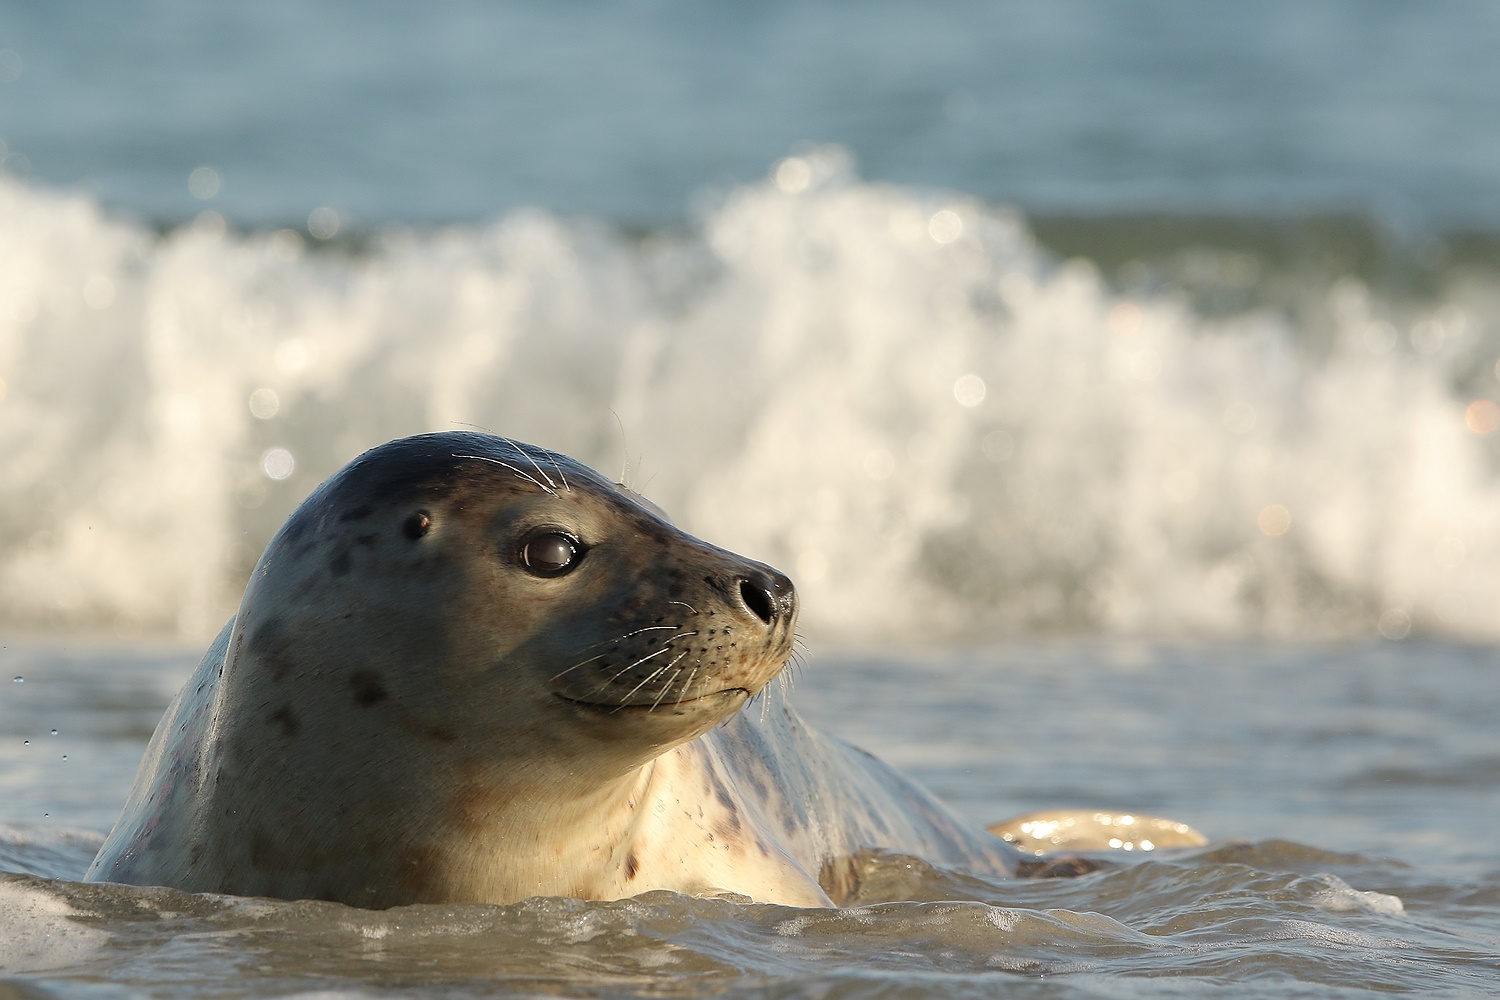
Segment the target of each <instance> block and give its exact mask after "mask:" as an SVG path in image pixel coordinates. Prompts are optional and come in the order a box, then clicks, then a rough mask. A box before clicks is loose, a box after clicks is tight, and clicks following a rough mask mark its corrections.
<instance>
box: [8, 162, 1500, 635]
mask: <svg viewBox="0 0 1500 1000" xmlns="http://www.w3.org/2000/svg"><path fill="white" fill-rule="evenodd" d="M797 162H798V169H796V170H792V169H790V168H788V167H787V166H786V164H785V163H783V164H780V165H778V166H777V168H776V169H774V170H773V171H772V173H771V178H770V179H768V180H767V181H766V182H765V183H763V184H760V185H755V186H751V187H746V188H743V189H740V190H737V191H734V192H731V193H729V194H728V195H727V196H726V197H725V198H724V199H723V200H722V202H721V203H720V204H719V205H718V207H716V208H715V209H713V210H711V211H710V212H708V213H707V214H705V215H704V217H703V218H702V220H701V223H700V224H699V225H698V226H697V227H696V228H694V229H693V230H691V231H688V232H684V233H674V234H668V233H656V234H651V235H649V236H647V237H645V238H642V239H639V240H635V239H630V238H627V237H625V236H623V235H620V234H618V233H615V232H614V231H612V230H609V229H607V228H605V227H603V226H600V225H596V224H593V223H590V222H587V221H582V222H580V221H568V220H562V219H559V218H555V217H552V216H549V215H546V214H541V213H537V212H518V213H515V214H512V215H509V216H507V217H505V218H503V219H501V220H499V221H497V222H495V223H493V224H491V225H487V226H476V227H471V228H462V227H460V228H452V229H445V230H440V231H424V232H414V231H388V232H381V233H377V234H374V235H373V239H372V243H371V245H370V246H369V248H368V249H366V250H364V251H361V252H358V253H346V252H342V251H338V250H329V249H320V250H318V251H316V252H314V251H312V250H309V249H308V248H307V247H306V246H305V245H304V244H303V240H302V238H301V237H299V236H297V235H296V234H294V233H291V232H289V231H282V232H276V233H252V234H238V233H234V232H228V233H226V232H225V231H224V228H223V225H222V221H221V220H218V219H216V218H213V217H208V218H205V219H204V220H200V222H199V223H198V224H195V225H191V226H186V227H183V228H180V229H177V230H174V231H171V232H168V233H165V234H161V235H158V234H155V233H153V232H151V231H149V230H148V229H146V228H144V227H142V226H139V225H136V224H134V223H132V222H130V221H127V220H124V219H120V218H114V217H111V216H109V215H107V214H106V213H104V212H102V211H101V210H100V209H99V208H98V207H97V206H95V205H94V204H92V203H90V202H89V201H87V200H85V199H82V198H79V197H70V196H64V195H58V194H53V193H48V192H44V191H39V190H37V189H35V188H31V187H25V186H19V185H17V184H15V183H11V182H0V259H3V260H5V261H6V266H5V267H4V268H0V379H3V385H4V389H3V393H4V395H3V399H0V454H4V456H5V462H4V463H3V467H0V500H3V508H0V509H3V513H0V606H3V607H4V609H5V614H6V615H7V616H9V617H10V618H11V619H12V620H18V621H24V622H29V623H36V622H54V623H84V624H95V625H97V624H111V623H117V624H122V625H125V626H129V627H139V628H158V629H160V628H166V629H175V630H180V631H185V632H189V633H206V632H210V631H211V630H212V629H213V628H215V627H216V626H217V624H218V623H220V622H221V621H222V620H223V618H224V617H225V616H226V615H227V614H228V613H229V612H230V610H231V609H232V607H233V605H234V603H235V602H236V600H237V595H238V589H239V586H240V584H241V583H242V581H243V578H244V574H245V573H246V572H247V571H248V568H249V566H250V565H251V564H252V563H253V561H254V559H255V557H256V556H257V555H258V552H259V549H260V547H261V546H262V545H263V544H264V542H265V541H266V539H267V538H268V537H269V536H270V533H271V532H272V531H274V529H275V527H276V525H277V524H278V523H279V522H280V520H281V519H282V518H283V517H284V516H285V514H286V513H287V512H288V511H289V510H290V509H291V508H292V506H293V505H294V504H295V503H296V501H297V500H299V499H300V498H301V497H302V496H303V495H305V494H306V493H307V492H308V491H309V490H310V489H311V488H312V487H313V486H314V485H315V484H316V483H317V482H318V481H319V480H321V479H322V478H323V477H324V476H326V475H327V474H328V473H330V472H332V471H333V470H334V469H336V468H337V467H338V466H339V465H341V464H342V463H343V462H344V461H347V460H348V459H350V458H352V457H353V456H354V455H355V454H357V453H358V452H359V451H360V450H362V449H363V448H366V447H369V446H371V445H374V444H377V443H379V442H380V441H383V440H385V439H387V438H390V437H393V436H397V435H400V434H407V433H414V432H419V431H425V430H438V429H448V428H454V427H458V426H462V425H465V424H475V425H480V426H482V427H485V428H490V429H493V430H495V431H497V432H500V433H504V434H506V435H509V436H513V437H517V438H520V439H524V440H530V441H534V442H536V443H539V444H545V445H548V446H551V447H554V448H557V449H559V450H562V451H566V452H569V453H572V454H575V455H577V456H578V457H580V458H582V459H584V460H586V461H589V462H591V463H594V464H596V465H597V466H599V467H600V468H602V469H603V470H605V471H606V472H609V473H612V474H613V473H617V472H618V471H619V470H620V469H621V468H622V467H625V466H627V465H628V466H629V468H630V476H629V478H630V479H631V481H632V484H633V485H634V486H636V487H637V488H638V489H640V490H641V491H642V492H644V493H646V494H647V495H649V496H651V497H652V498H653V499H655V500H657V501H659V502H660V503H661V504H662V505H663V506H664V507H666V508H667V509H668V510H669V511H671V512H672V513H673V514H674V516H675V517H676V519H677V521H678V523H679V524H681V525H682V526H683V527H685V528H687V529H688V530H691V531H693V532H695V533H697V534H701V535H703V536H705V537H708V538H710V539H712V540H714V541H716V542H719V543H721V544H725V545H728V546H731V547H734V548H737V549H740V550H742V551H744V552H746V553H748V554H751V555H754V556H756V557H759V558H762V559H765V560H767V561H770V562H772V563H775V564H777V565H779V566H781V567H782V568H784V569H786V570H787V571H789V572H790V573H791V574H792V575H793V577H794V579H796V581H797V582H798V584H799V586H800V588H801V590H802V593H803V598H804V602H803V606H804V609H805V610H804V615H805V617H804V621H805V622H806V624H807V628H808V630H809V631H811V632H814V633H821V634H823V635H826V636H832V635H835V634H839V633H849V634H858V635H861V636H864V637H868V636H870V635H872V634H884V635H897V636H899V635H902V634H914V633H916V632H917V631H918V630H920V631H921V633H922V634H928V633H930V632H931V631H932V630H934V629H935V628H937V629H943V630H948V631H978V632H984V631H990V632H1000V631H1005V632H1014V631H1017V630H1038V629H1040V630H1049V631H1056V630H1083V631H1090V630H1098V631H1103V632H1107V633H1116V634H1128V633H1148V634H1168V635H1171V634H1184V633H1187V634H1205V635H1229V636H1233V635H1244V634H1255V633H1267V632H1270V633H1279V634H1291V635H1307V634H1319V633H1328V632H1337V633H1346V634H1347V633H1353V634H1367V635H1372V636H1373V635H1376V634H1377V633H1379V634H1384V635H1386V636H1387V637H1388V638H1400V637H1403V636H1405V635H1407V634H1408V633H1411V632H1420V631H1422V630H1427V631H1432V632H1438V633H1445V634H1453V635H1462V636H1473V637H1482V638H1495V637H1497V636H1500V620H1497V619H1496V618H1495V617H1494V615H1493V613H1492V609H1493V608H1494V607H1495V606H1496V604H1497V602H1500V577H1497V576H1496V575H1495V574H1494V573H1493V572H1491V571H1490V567H1491V566H1493V565H1495V564H1496V562H1497V559H1500V481H1497V478H1496V473H1495V467H1494V466H1495V450H1494V442H1495V440H1496V438H1497V437H1500V435H1494V434H1493V433H1491V432H1493V430H1494V428H1493V427H1492V426H1491V424H1492V423H1493V422H1497V421H1500V416H1497V414H1500V411H1495V412H1491V411H1490V410H1488V409H1486V408H1485V404H1482V403H1481V404H1480V405H1479V406H1477V408H1476V407H1471V406H1470V404H1471V403H1474V402H1475V400H1476V399H1478V398H1480V397H1481V396H1483V397H1484V398H1491V397H1494V396H1495V395H1496V392H1497V391H1500V386H1497V385H1496V384H1495V382H1494V378H1493V377H1491V376H1489V375H1488V374H1487V373H1488V371H1489V369H1490V366H1492V365H1493V361H1494V357H1493V355H1494V353H1495V351H1496V350H1497V347H1496V336H1497V330H1500V307H1497V305H1496V303H1495V301H1494V299H1493V297H1489V298H1486V297H1485V293H1482V292H1477V291H1452V292H1451V294H1448V295H1447V297H1446V298H1444V299H1443V300H1442V301H1439V302H1437V303H1436V304H1435V305H1427V306H1421V307H1420V308H1419V307H1418V306H1416V305H1414V304H1410V303H1408V304H1405V305H1403V306H1402V307H1401V309H1399V310H1398V309H1396V308H1395V307H1392V306H1388V305H1385V304H1383V302H1382V301H1381V300H1380V299H1379V298H1378V297H1376V296H1373V295H1372V294H1370V293H1369V292H1368V291H1367V290H1366V289H1365V288H1363V287H1362V286H1361V285H1359V284H1358V283H1357V282H1355V281H1353V280H1349V279H1345V280H1342V281H1340V282H1338V283H1337V284H1335V285H1333V286H1331V287H1327V288H1323V289H1314V292H1315V293H1316V295H1318V296H1320V297H1321V302H1322V308H1321V309H1320V310H1318V311H1317V314H1318V315H1320V316H1322V317H1324V318H1323V319H1322V320H1320V326H1319V328H1318V329H1306V328H1301V327H1298V326H1297V325H1295V324H1293V323H1292V322H1291V321H1289V320H1287V319H1285V318H1284V317H1283V316H1281V315H1280V314H1276V313H1273V312H1271V311H1269V310H1265V311H1255V312H1250V313H1245V314H1240V315H1237V316H1234V317H1231V318H1227V319H1225V318H1211V317H1208V316H1205V315H1201V314H1198V313H1196V312H1194V311H1193V309H1192V308H1190V307H1189V306H1188V305H1187V304H1185V300H1184V299H1183V297H1181V296H1178V295H1176V294H1174V293H1172V292H1171V290H1168V291H1166V292H1163V293H1161V294H1158V295H1156V296H1154V297H1151V298H1134V299H1132V298H1125V297H1122V296H1121V295H1120V294H1118V293H1117V292H1114V291H1112V290H1111V289H1110V288H1109V287H1108V286H1107V284H1106V283H1105V282H1104V281H1103V280H1101V278H1100V277H1099V275H1098V274H1097V273H1096V271H1095V270H1094V268H1093V267H1092V266H1091V265H1089V264H1087V263H1086V262H1061V263H1060V262H1056V261H1054V260H1051V259H1050V258H1049V257H1048V256H1047V255H1046V254H1044V253H1042V252H1040V251H1039V250H1038V249H1037V248H1036V246H1035V245H1034V244H1033V242H1032V240H1031V238H1030V236H1029V234H1028V231H1027V229H1026V226H1025V224H1024V220H1022V219H1020V218H1019V217H1017V216H1016V215H1014V214H1013V213H1010V212H1008V211H1005V210H1001V209H996V208H993V207H987V206H984V205H981V204H979V203H977V202H974V201H972V200H968V199H965V198H963V197H957V196H945V195H936V194H928V193H922V192H916V191H913V190H909V189H903V188H898V187H892V186H885V185H875V184H868V183H863V182H861V181H859V180H858V179H857V178H856V177H854V176H853V175H852V174H851V173H850V172H849V170H848V169H847V167H846V166H845V165H844V164H843V163H842V162H841V159H840V157H839V155H838V154H837V153H836V151H834V152H826V151H825V152H822V153H817V154H812V155H809V156H806V157H803V158H800V159H799V160H798V161H797ZM786 178H792V179H793V180H796V181H797V183H795V184H793V183H790V182H789V181H787V180H786ZM778 182H779V183H778ZM1408 345H1409V346H1408ZM1476 370H1482V371H1483V372H1484V373H1485V374H1484V377H1483V378H1476V377H1474V375H1473V373H1474V372H1475V371H1476ZM1461 386H1462V387H1463V388H1460V387H1461ZM1476 386H1478V388H1477V389H1476V388H1475V387H1476ZM1486 393H1487V394H1488V395H1487V396H1486V395H1485V394H1486ZM611 411H613V413H612V412H611ZM614 414H618V416H619V422H620V424H622V425H623V428H624V435H623V437H622V436H621V434H620V432H619V430H618V429H617V424H616V419H615V416H614ZM1466 421H1467V422H1466Z"/></svg>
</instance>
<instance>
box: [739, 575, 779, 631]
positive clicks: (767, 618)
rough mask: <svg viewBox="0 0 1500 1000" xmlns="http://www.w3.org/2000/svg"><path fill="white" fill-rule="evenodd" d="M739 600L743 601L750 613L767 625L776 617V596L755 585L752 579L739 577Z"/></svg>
mask: <svg viewBox="0 0 1500 1000" xmlns="http://www.w3.org/2000/svg"><path fill="white" fill-rule="evenodd" d="M740 600H742V601H744V602H745V607H747V608H749V609H750V613H751V614H753V615H754V616H755V617H757V618H759V619H760V620H761V621H763V622H765V623H766V624H767V625H769V624H771V619H772V618H775V617H776V598H775V597H774V596H773V595H772V594H770V593H769V592H768V591H766V590H765V589H764V588H763V587H759V586H756V583H755V581H754V580H747V579H743V578H741V580H740Z"/></svg>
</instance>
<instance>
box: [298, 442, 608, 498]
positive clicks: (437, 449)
mask: <svg viewBox="0 0 1500 1000" xmlns="http://www.w3.org/2000/svg"><path fill="white" fill-rule="evenodd" d="M476 489H477V490H483V491H494V490H496V489H506V490H516V489H524V490H538V489H540V490H542V491H545V492H549V493H566V492H570V491H573V490H576V489H582V490H585V491H589V492H596V493H602V494H606V495H614V494H616V493H617V492H618V490H617V487H616V486H615V484H613V483H611V482H610V481H609V480H607V479H605V478H604V477H603V476H600V475H599V474H598V473H597V472H595V471H594V470H593V469H590V468H589V467H588V466H586V465H584V464H582V463H581V462H578V461H576V460H574V459H572V458H569V457H568V456H566V455H563V454H560V453H558V452H554V451H548V450H547V449H545V448H539V447H537V446H536V445H529V444H524V443H522V442H519V441H512V440H510V439H509V438H502V437H497V436H495V435H491V434H480V433H475V432H472V431H450V432H447V433H441V434H422V435H418V436H416V437H408V438H400V439H398V440H395V441H391V442H389V443H387V444H383V445H380V446H379V447H377V448H372V449H370V450H369V451H367V452H365V453H364V454H363V455H361V456H360V457H359V458H357V459H355V460H354V461H352V462H350V463H349V464H348V465H346V466H345V467H344V468H343V469H342V470H340V471H339V472H338V473H337V474H336V475H334V476H333V478H331V479H330V480H329V481H328V482H327V483H325V484H324V485H323V486H322V487H320V488H319V490H318V494H315V495H314V497H315V499H317V500H319V501H324V502H327V501H333V502H336V503H337V504H339V505H340V506H349V505H355V506H358V505H361V504H370V503H387V504H388V503H405V502H416V503H423V502H427V503H432V502H438V501H441V500H445V499H448V498H450V497H453V496H455V495H457V494H461V493H464V492H467V491H469V490H476ZM320 494H321V495H320ZM632 499H636V498H635V497H633V496H632Z"/></svg>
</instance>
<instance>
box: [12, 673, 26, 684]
mask: <svg viewBox="0 0 1500 1000" xmlns="http://www.w3.org/2000/svg"><path fill="white" fill-rule="evenodd" d="M14 682H15V683H16V684H25V683H26V678H24V677H22V676H20V675H19V674H18V675H16V677H15V678H14Z"/></svg>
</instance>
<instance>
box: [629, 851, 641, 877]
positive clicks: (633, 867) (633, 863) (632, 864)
mask: <svg viewBox="0 0 1500 1000" xmlns="http://www.w3.org/2000/svg"><path fill="white" fill-rule="evenodd" d="M640 870H641V863H640V861H639V860H637V859H636V856H635V852H634V851H631V852H630V853H629V854H627V855H626V856H625V877H626V878H627V879H633V878H635V874H636V872H638V871H640Z"/></svg>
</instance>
